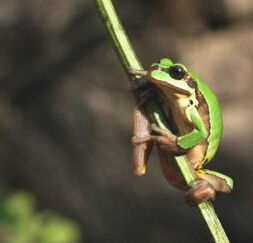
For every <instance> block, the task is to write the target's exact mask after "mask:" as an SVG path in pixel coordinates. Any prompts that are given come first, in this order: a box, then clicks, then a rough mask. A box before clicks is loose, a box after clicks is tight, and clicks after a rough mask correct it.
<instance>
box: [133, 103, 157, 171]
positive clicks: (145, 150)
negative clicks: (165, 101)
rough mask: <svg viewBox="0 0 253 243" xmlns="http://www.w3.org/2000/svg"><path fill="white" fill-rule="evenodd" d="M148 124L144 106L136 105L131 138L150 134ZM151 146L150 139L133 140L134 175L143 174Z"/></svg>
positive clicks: (139, 137)
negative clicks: (137, 141) (138, 141)
mask: <svg viewBox="0 0 253 243" xmlns="http://www.w3.org/2000/svg"><path fill="white" fill-rule="evenodd" d="M151 132H152V131H151V129H150V125H149V122H148V119H147V117H146V115H145V110H144V108H142V107H140V106H136V107H135V108H134V116H133V138H135V139H141V138H143V137H146V136H150V134H151ZM152 147H153V142H152V141H143V142H140V143H135V142H134V141H133V159H132V161H133V162H132V166H133V173H134V174H135V175H139V176H140V175H143V174H145V172H146V165H147V161H148V157H149V155H150V152H151V150H152Z"/></svg>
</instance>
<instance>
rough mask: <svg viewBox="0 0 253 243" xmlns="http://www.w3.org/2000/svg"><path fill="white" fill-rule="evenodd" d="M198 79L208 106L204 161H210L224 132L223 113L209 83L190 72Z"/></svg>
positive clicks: (199, 88) (199, 87)
mask: <svg viewBox="0 0 253 243" xmlns="http://www.w3.org/2000/svg"><path fill="white" fill-rule="evenodd" d="M189 74H190V76H191V77H192V78H193V79H194V80H195V81H196V83H197V86H198V90H199V92H200V93H201V94H200V95H202V97H203V99H204V100H205V102H206V103H207V107H208V113H209V114H208V122H209V124H208V127H209V136H208V139H207V143H208V145H207V149H206V155H205V160H204V163H207V162H209V161H210V160H211V159H212V158H213V157H214V155H215V153H216V151H217V149H218V147H219V143H220V139H221V136H222V132H223V121H222V113H221V107H220V104H219V101H218V99H217V97H216V96H215V94H214V93H213V92H212V91H211V90H210V88H209V87H208V85H207V84H206V83H205V82H204V81H202V79H201V78H200V77H199V76H198V75H197V74H195V73H194V72H189Z"/></svg>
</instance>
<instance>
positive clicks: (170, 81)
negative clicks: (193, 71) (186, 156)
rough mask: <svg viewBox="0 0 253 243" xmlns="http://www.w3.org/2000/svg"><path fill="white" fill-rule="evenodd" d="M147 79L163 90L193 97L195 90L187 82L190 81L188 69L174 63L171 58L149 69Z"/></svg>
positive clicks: (163, 59) (164, 59) (162, 60)
mask: <svg viewBox="0 0 253 243" xmlns="http://www.w3.org/2000/svg"><path fill="white" fill-rule="evenodd" d="M147 77H148V79H149V80H150V82H152V83H153V84H155V85H157V86H158V87H159V88H161V89H169V90H171V91H172V92H173V93H177V94H184V95H187V96H189V95H191V94H192V92H193V88H192V87H190V86H189V85H188V83H187V81H188V80H189V79H190V76H189V74H188V70H187V69H186V67H185V66H184V65H182V64H179V63H175V64H174V63H173V62H172V61H171V60H170V59H169V58H162V59H161V60H160V61H159V62H157V63H154V64H152V65H151V67H150V68H149V71H148V73H147Z"/></svg>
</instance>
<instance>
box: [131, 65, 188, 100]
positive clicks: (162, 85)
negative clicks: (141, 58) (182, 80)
mask: <svg viewBox="0 0 253 243" xmlns="http://www.w3.org/2000/svg"><path fill="white" fill-rule="evenodd" d="M152 71H153V70H152V69H151V70H150V71H146V70H136V69H130V70H129V73H130V74H133V75H138V76H141V77H146V78H147V79H148V80H149V81H150V82H151V83H153V84H154V85H156V86H158V87H160V88H165V87H167V88H169V89H171V90H173V91H176V92H177V93H180V94H184V95H187V96H189V95H191V93H190V92H189V91H188V90H186V89H183V88H181V87H180V86H176V85H175V84H172V83H169V82H166V81H162V80H157V79H154V78H153V77H152V76H151V75H150V72H152Z"/></svg>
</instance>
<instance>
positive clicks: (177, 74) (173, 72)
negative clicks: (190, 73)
mask: <svg viewBox="0 0 253 243" xmlns="http://www.w3.org/2000/svg"><path fill="white" fill-rule="evenodd" d="M169 74H170V76H171V77H172V78H174V79H176V80H180V79H182V78H183V77H184V76H185V70H184V69H183V68H182V67H181V66H179V65H175V66H172V67H170V70H169Z"/></svg>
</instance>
